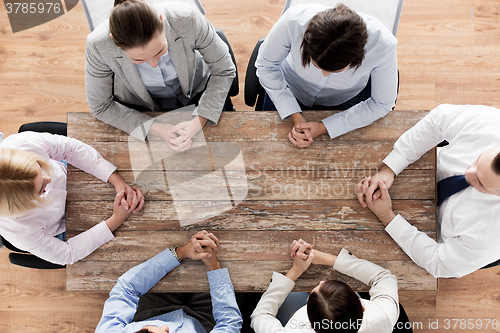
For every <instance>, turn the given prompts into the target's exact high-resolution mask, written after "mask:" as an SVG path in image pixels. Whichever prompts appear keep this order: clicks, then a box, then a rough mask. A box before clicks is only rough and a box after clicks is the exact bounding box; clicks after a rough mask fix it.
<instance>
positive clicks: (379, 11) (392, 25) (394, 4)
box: [281, 0, 404, 36]
mask: <svg viewBox="0 0 500 333" xmlns="http://www.w3.org/2000/svg"><path fill="white" fill-rule="evenodd" d="M403 1H404V0H333V1H332V0H312V1H311V0H287V1H286V4H285V8H283V12H282V13H281V14H282V15H283V13H284V12H285V11H286V10H287V9H288V8H290V7H292V6H296V5H301V4H306V3H307V4H310V3H319V4H322V5H328V6H335V5H336V4H338V3H343V4H344V5H346V6H347V7H349V8H351V9H352V10H354V11H355V12H358V13H362V14H366V15H370V16H372V17H374V18H376V19H377V20H379V21H380V23H382V24H383V25H385V26H386V27H387V29H389V31H391V32H392V34H393V35H394V36H397V33H398V25H399V19H400V17H401V11H402V10H403Z"/></svg>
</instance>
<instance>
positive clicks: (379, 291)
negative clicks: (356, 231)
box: [333, 249, 399, 327]
mask: <svg viewBox="0 0 500 333" xmlns="http://www.w3.org/2000/svg"><path fill="white" fill-rule="evenodd" d="M333 268H334V269H336V270H337V271H339V272H340V273H343V274H346V275H349V276H350V277H353V278H355V279H357V280H359V281H361V282H363V283H365V284H367V285H369V286H370V301H371V302H372V304H374V305H376V306H378V308H379V309H380V310H381V311H382V312H383V313H384V315H385V317H386V321H387V323H388V326H389V325H390V327H393V326H394V325H395V324H396V322H397V320H398V317H399V299H398V282H397V279H396V277H395V276H394V275H392V274H391V272H390V271H389V270H387V269H384V268H382V267H380V266H378V265H376V264H374V263H371V262H369V261H367V260H364V259H358V258H357V257H356V256H354V255H353V254H351V253H350V252H349V251H347V250H346V249H342V251H340V254H339V255H338V257H337V259H336V260H335V264H334V265H333Z"/></svg>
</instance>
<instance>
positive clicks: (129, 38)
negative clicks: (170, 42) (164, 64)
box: [109, 0, 163, 49]
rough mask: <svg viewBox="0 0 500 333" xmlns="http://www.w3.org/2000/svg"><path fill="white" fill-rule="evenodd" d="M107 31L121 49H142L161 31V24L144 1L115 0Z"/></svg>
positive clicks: (152, 9)
mask: <svg viewBox="0 0 500 333" xmlns="http://www.w3.org/2000/svg"><path fill="white" fill-rule="evenodd" d="M109 31H110V32H111V36H113V41H114V42H115V45H116V46H118V47H120V48H122V49H127V48H132V47H144V46H145V45H146V44H148V43H149V42H150V41H151V39H153V37H154V36H155V35H156V34H158V33H160V32H162V31H163V22H162V21H161V20H160V16H159V14H158V12H157V11H156V10H155V9H154V8H153V7H151V6H150V5H148V4H147V3H145V2H144V1H139V0H115V8H113V10H112V11H111V15H110V17H109Z"/></svg>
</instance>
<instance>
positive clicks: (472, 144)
mask: <svg viewBox="0 0 500 333" xmlns="http://www.w3.org/2000/svg"><path fill="white" fill-rule="evenodd" d="M499 127H500V110H498V109H495V108H493V107H488V106H481V105H479V106H477V105H449V104H444V105H440V106H438V107H437V108H435V109H434V110H432V111H431V112H430V113H429V114H428V115H427V116H425V117H424V118H423V119H422V120H420V122H418V123H417V124H416V125H415V126H414V127H412V128H411V129H410V130H408V131H407V132H406V133H404V134H403V135H402V136H401V137H400V138H399V139H398V141H396V143H395V145H394V150H393V151H392V152H391V153H390V154H389V155H388V156H387V157H386V158H385V160H384V163H385V164H386V165H387V166H388V167H389V168H391V169H392V170H393V171H394V172H395V173H396V175H397V174H399V173H400V172H401V171H402V170H403V169H404V168H406V167H407V166H408V165H409V164H411V163H413V162H414V161H416V160H418V159H419V158H420V156H422V155H423V154H424V153H425V152H426V151H428V150H429V149H431V148H433V147H435V146H436V145H437V144H438V143H439V142H441V141H442V140H446V141H448V142H449V143H450V144H449V145H448V146H446V147H444V148H443V149H442V150H441V151H440V153H439V154H438V159H437V180H438V181H440V180H441V179H444V178H447V177H451V176H455V175H463V174H464V173H465V170H467V168H469V166H470V165H471V164H472V163H473V162H474V160H475V159H476V158H477V157H478V156H479V155H480V154H481V153H482V152H484V151H485V150H488V149H489V148H491V147H493V146H496V145H498V144H500V130H499ZM499 216H500V196H497V195H492V194H485V193H481V192H479V191H477V190H476V189H474V188H473V187H468V188H466V189H465V190H463V191H460V192H458V193H456V194H454V195H452V196H451V197H449V198H448V199H446V200H445V201H444V202H443V203H442V204H441V206H440V207H439V209H438V222H439V228H438V231H439V232H438V241H437V242H436V241H434V240H433V239H431V238H429V237H428V236H427V235H426V234H425V233H423V232H419V231H418V230H417V228H415V227H413V226H412V225H410V224H409V223H408V222H407V221H406V220H405V219H404V218H403V217H401V216H400V215H398V216H397V217H395V218H394V220H392V222H391V223H390V224H389V225H388V226H387V227H386V229H385V230H386V231H387V232H388V233H389V234H390V235H391V237H392V238H394V240H395V241H396V242H397V243H398V244H399V246H401V248H402V249H403V250H404V251H405V252H406V254H407V255H408V256H410V257H411V258H412V259H413V261H415V262H416V263H417V264H418V265H419V266H421V267H423V268H424V269H426V270H427V271H428V272H429V273H431V274H432V275H433V276H435V277H460V276H464V275H466V274H469V273H471V272H473V271H475V270H477V269H479V268H481V267H483V266H485V265H487V264H490V263H492V262H494V261H495V260H498V259H499V258H500V223H499V222H500V221H499Z"/></svg>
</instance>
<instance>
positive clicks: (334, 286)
mask: <svg viewBox="0 0 500 333" xmlns="http://www.w3.org/2000/svg"><path fill="white" fill-rule="evenodd" d="M307 315H308V317H309V322H310V323H311V328H312V329H313V330H314V331H316V332H318V333H326V332H357V331H358V329H359V326H358V324H360V323H361V321H359V322H358V320H361V319H362V318H363V306H362V305H361V301H360V300H359V297H358V295H357V294H356V293H355V292H354V290H352V288H351V287H349V286H348V285H347V284H345V283H344V282H341V281H336V280H328V281H325V282H323V283H322V284H321V285H320V287H319V289H318V290H317V291H315V292H311V294H310V295H309V298H308V300H307Z"/></svg>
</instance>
